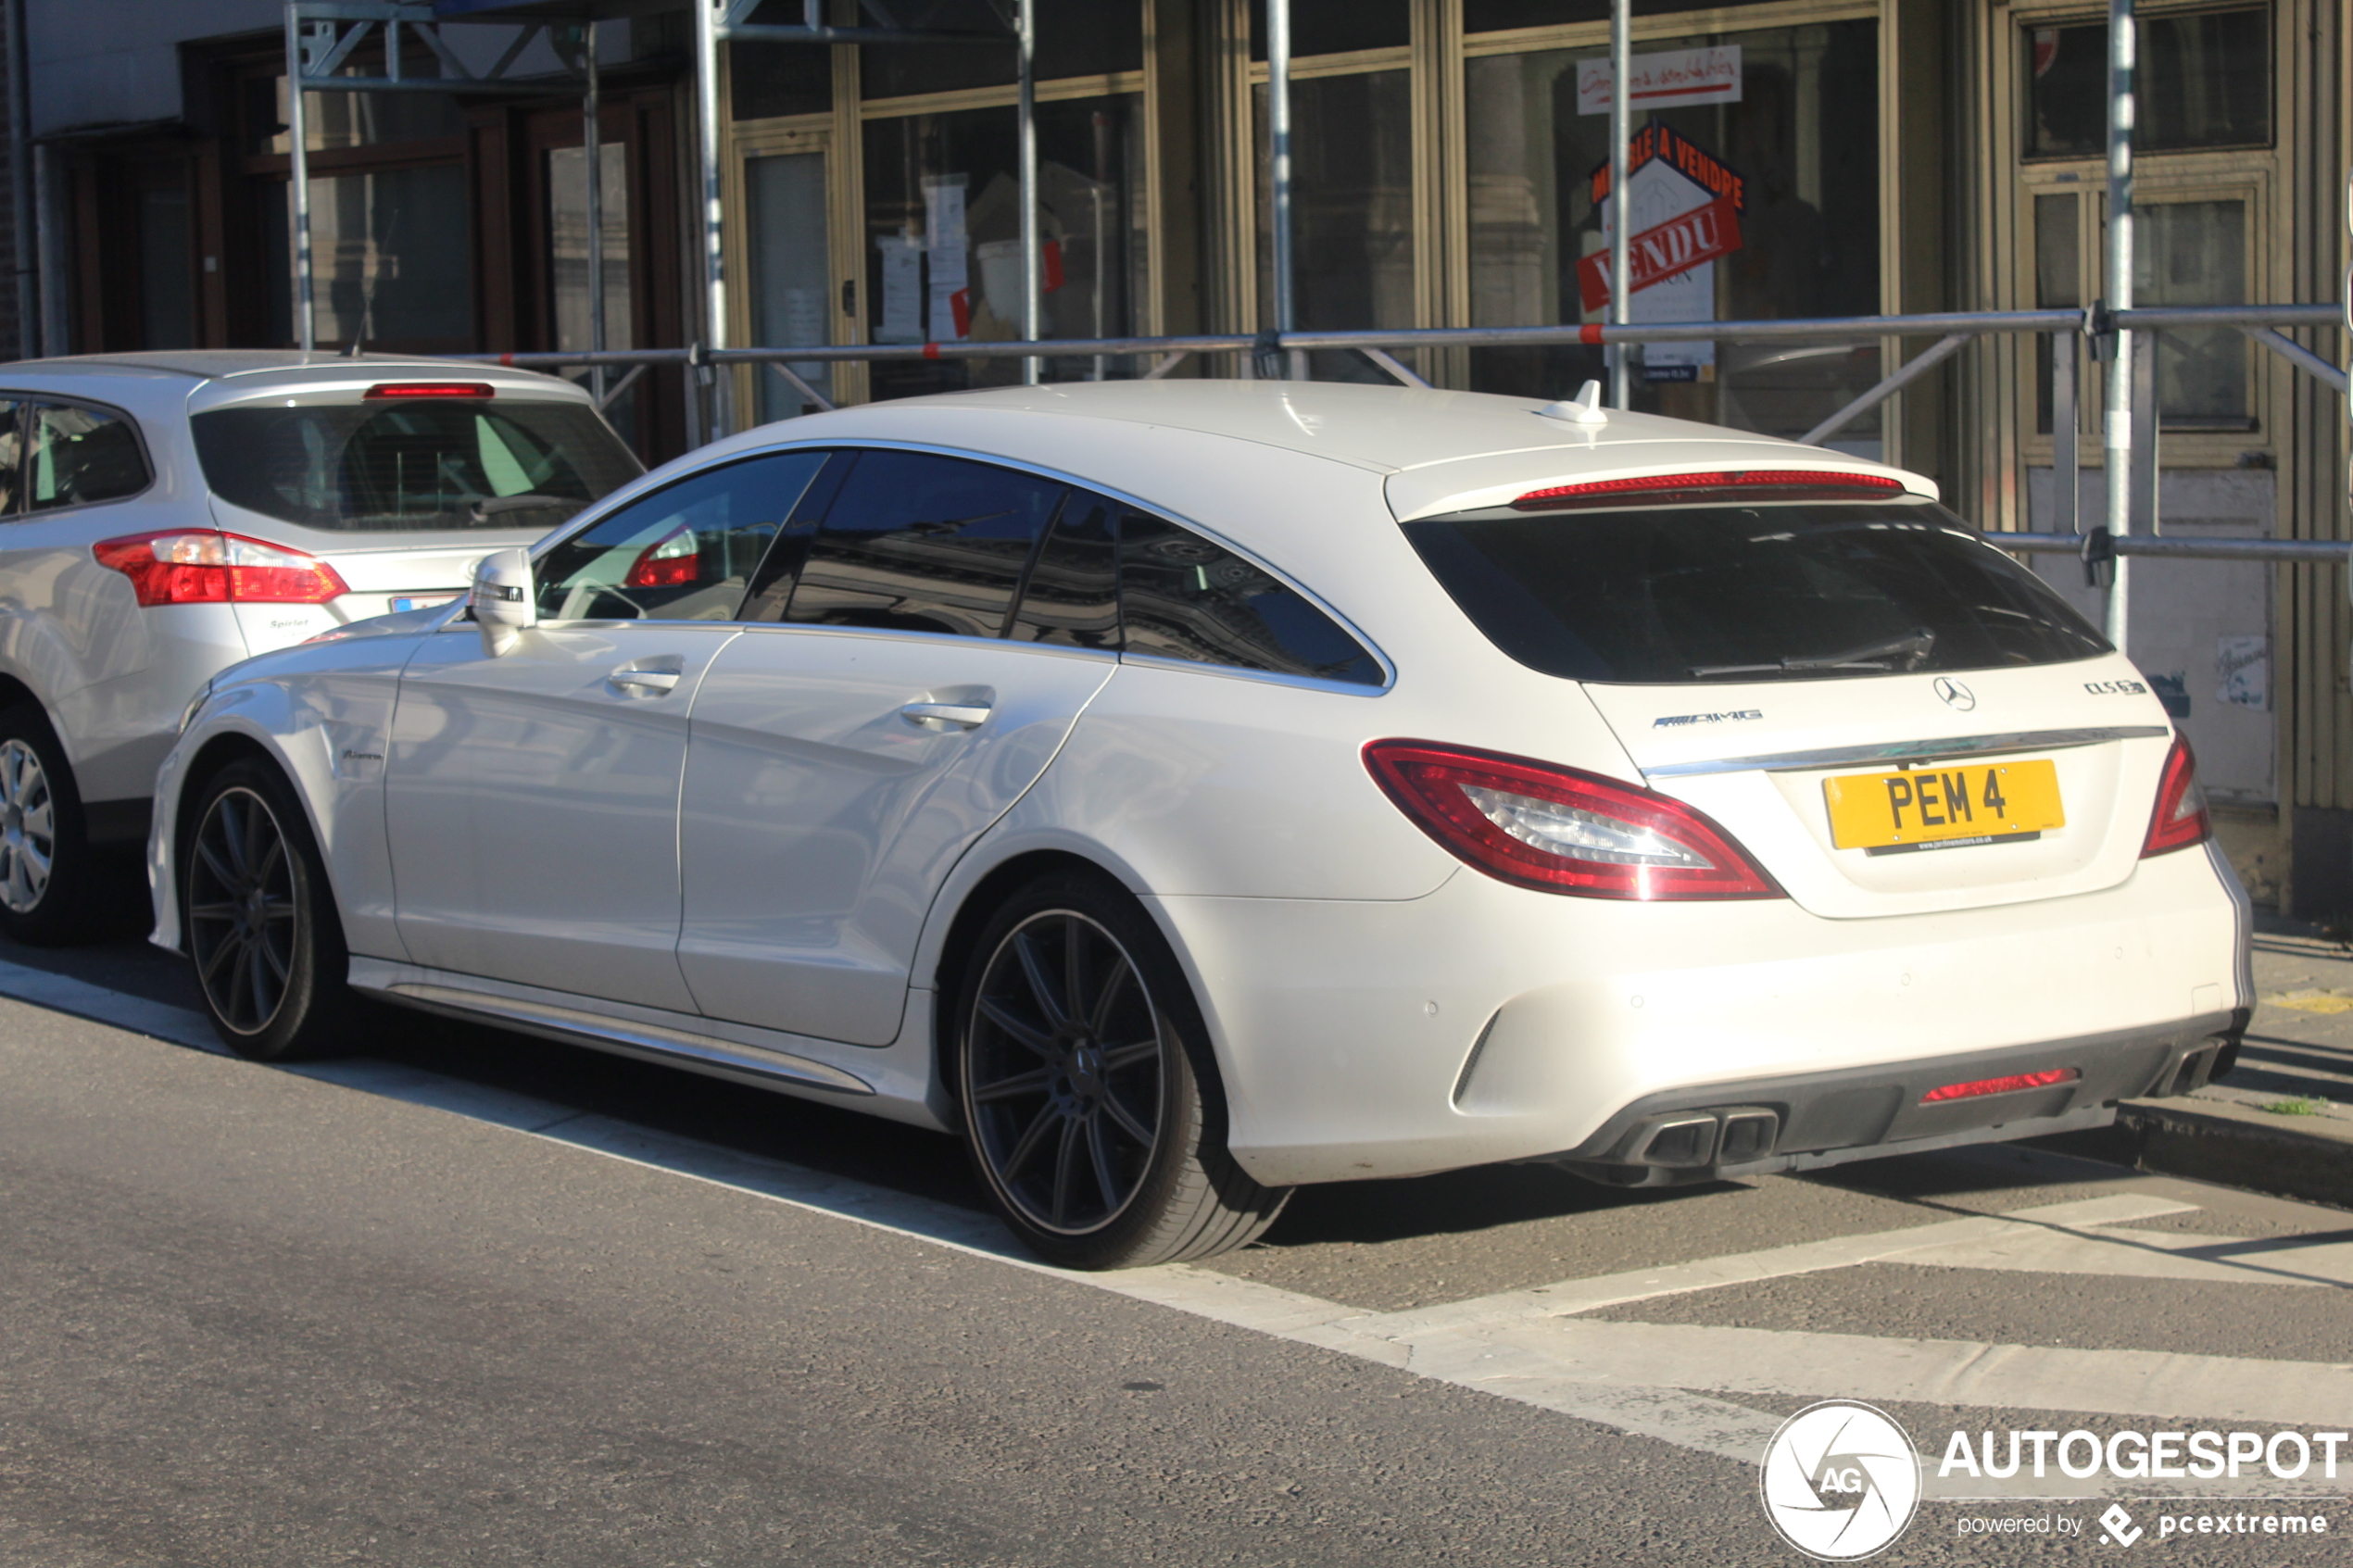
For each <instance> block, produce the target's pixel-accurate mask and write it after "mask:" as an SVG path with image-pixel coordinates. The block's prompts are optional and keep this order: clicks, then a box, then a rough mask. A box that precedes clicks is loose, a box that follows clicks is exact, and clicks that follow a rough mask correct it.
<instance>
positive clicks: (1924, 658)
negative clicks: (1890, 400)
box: [1405, 502, 2109, 685]
mask: <svg viewBox="0 0 2353 1568" xmlns="http://www.w3.org/2000/svg"><path fill="white" fill-rule="evenodd" d="M1405 533H1406V536H1407V537H1408V538H1410V539H1411V540H1412V541H1413V543H1414V547H1415V548H1416V550H1418V551H1419V552H1420V553H1421V558H1422V560H1423V562H1424V563H1425V564H1427V565H1428V568H1429V569H1430V571H1431V572H1432V573H1434V574H1435V575H1436V576H1437V578H1438V580H1439V582H1440V583H1443V584H1444V585H1445V588H1446V591H1447V592H1448V593H1449V594H1451V595H1453V598H1454V602H1455V603H1456V604H1458V605H1460V606H1461V607H1462V608H1463V611H1464V613H1465V614H1466V615H1468V616H1469V617H1470V618H1471V620H1472V621H1474V622H1475V623H1477V625H1478V629H1479V630H1480V631H1481V632H1483V633H1486V634H1487V637H1488V639H1489V640H1490V641H1491V642H1492V643H1493V644H1494V645H1495V646H1497V647H1499V648H1501V649H1502V650H1503V651H1504V652H1505V653H1507V654H1509V655H1510V656H1511V657H1512V658H1514V659H1517V660H1518V661H1519V662H1521V663H1522V664H1525V665H1528V666H1529V667H1530V668H1531V669H1536V670H1541V671H1543V672H1544V673H1546V674H1548V675H1560V676H1565V677H1567V678H1568V679H1570V680H1577V681H1605V682H1617V683H1625V684H1637V685H1678V684H1704V683H1708V682H1735V681H1768V680H1821V679H1831V678H1837V677H1842V676H1855V675H1872V674H1888V673H1894V672H1897V671H1956V670H1993V669H2008V668H2013V667H2017V666H2021V665H2036V664H2061V663H2066V662H2069V661H2070V660H2074V659H2090V658H2092V657H2094V656H2095V655H2098V654H2103V653H2107V652H2108V651H2109V649H2108V644H2107V642H2106V641H2105V640H2103V639H2102V638H2101V636H2100V635H2099V633H2096V632H2095V631H2094V630H2093V629H2092V628H2091V627H2090V626H2089V625H2088V624H2086V623H2085V621H2083V619H2082V617H2081V616H2079V615H2077V614H2076V613H2075V611H2074V610H2072V609H2070V608H2069V607H2068V605H2067V603H2066V601H2064V600H2062V599H2061V598H2060V597H2059V596H2057V594H2055V593H2053V592H2052V591H2051V590H2050V589H2049V588H2048V587H2046V586H2045V585H2044V583H2042V581H2041V580H2040V579H2038V578H2037V577H2035V575H2034V574H2033V573H2032V572H2031V571H2027V570H2026V569H2025V568H2024V567H2022V566H2020V565H2019V564H2018V563H2017V562H2015V561H2013V560H2012V559H2011V558H2009V557H2007V556H2006V555H2004V554H2002V553H2001V552H2000V551H1999V550H1996V549H1993V548H1991V547H1989V546H1987V545H1986V544H1985V543H1984V542H1983V539H1982V536H1981V535H1980V534H1979V533H1977V532H1976V531H1975V530H1973V529H1971V528H1970V527H1969V525H1968V524H1966V523H1964V522H1962V521H1960V520H1959V519H1958V518H1957V517H1955V516H1954V515H1953V514H1952V513H1950V512H1948V511H1946V510H1944V508H1941V507H1937V506H1934V505H1932V504H1931V503H1927V502H1918V503H1912V504H1908V505H1907V504H1900V503H1861V504H1858V503H1853V502H1846V503H1829V504H1816V505H1784V506H1756V507H1655V508H1639V509H1633V508H1629V509H1628V510H1624V511H1606V512H1603V511H1596V512H1579V513H1576V514H1574V515H1570V516H1562V515H1557V514H1555V515H1551V516H1543V515H1538V516H1530V515H1529V514H1527V513H1525V512H1516V511H1512V510H1510V509H1508V508H1493V509H1490V510H1482V511H1474V512H1458V513H1455V514H1454V515H1453V516H1451V517H1441V518H1431V519H1428V520H1427V521H1418V522H1409V523H1407V524H1406V525H1405Z"/></svg>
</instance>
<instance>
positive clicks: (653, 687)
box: [605, 670, 678, 696]
mask: <svg viewBox="0 0 2353 1568" xmlns="http://www.w3.org/2000/svg"><path fill="white" fill-rule="evenodd" d="M605 680H606V682H607V683H608V684H611V685H616V686H635V687H640V688H642V689H643V690H646V691H648V692H651V693H653V694H654V695H655V696H660V695H661V694H662V693H663V692H668V691H675V690H677V688H678V671H675V670H616V671H613V672H612V673H611V674H610V675H608V676H606V677H605Z"/></svg>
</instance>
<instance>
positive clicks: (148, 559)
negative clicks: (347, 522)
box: [90, 528, 351, 607]
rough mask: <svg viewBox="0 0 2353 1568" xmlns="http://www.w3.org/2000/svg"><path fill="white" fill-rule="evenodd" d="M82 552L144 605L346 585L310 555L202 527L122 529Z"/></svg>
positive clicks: (274, 601)
mask: <svg viewBox="0 0 2353 1568" xmlns="http://www.w3.org/2000/svg"><path fill="white" fill-rule="evenodd" d="M90 553H91V554H92V555H94V556H95V557H97V558H98V564H99V565H100V566H107V567H112V568H113V569H114V570H115V571H120V572H121V573H122V574H123V575H124V576H125V577H128V578H130V579H131V585H132V588H133V589H135V590H136V591H137V593H138V595H139V602H140V604H142V605H143V606H148V607H153V606H156V605H202V604H265V605H319V604H325V603H326V602H327V601H328V600H330V599H333V598H339V597H341V596H343V595H345V594H347V593H349V592H350V591H351V590H350V589H349V588H347V587H346V586H345V584H344V581H343V579H342V578H341V577H339V576H337V575H336V573H335V569H334V568H333V567H332V566H329V565H328V564H327V563H326V562H325V561H322V560H321V559H319V558H317V557H315V556H306V555H304V554H303V553H302V552H300V551H299V550H288V549H283V548H281V547H279V546H276V545H265V544H263V543H262V542H261V541H260V540H258V539H247V538H245V537H244V536H243V535H241V534H236V533H217V532H215V531H213V530H212V529H208V528H203V529H195V528H191V529H168V530H165V531H163V532H161V533H129V534H125V535H123V536H122V537H121V538H120V539H107V540H102V541H101V542H99V543H98V544H95V545H93V546H91V547H90Z"/></svg>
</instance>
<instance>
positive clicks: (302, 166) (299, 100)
mask: <svg viewBox="0 0 2353 1568" xmlns="http://www.w3.org/2000/svg"><path fill="white" fill-rule="evenodd" d="M303 65H304V61H303V57H302V22H301V19H299V18H297V17H296V15H295V7H294V5H293V0H288V4H287V6H286V142H287V146H288V151H289V153H290V155H291V157H292V158H293V163H294V167H293V168H292V169H290V170H289V171H288V173H289V174H290V176H291V181H290V194H291V195H292V197H293V201H294V209H293V213H292V215H291V217H290V220H289V221H290V224H291V226H292V228H293V230H294V319H295V341H296V343H298V344H300V345H302V351H303V352H304V353H305V354H308V353H309V352H310V351H311V350H312V349H314V348H316V347H318V346H319V337H318V328H317V322H316V320H315V318H314V317H313V315H312V313H311V288H310V116H309V114H308V112H307V111H306V109H305V106H304V97H305V94H304V93H303V90H302V79H303V78H304V77H305V76H307V75H308V74H309V72H308V71H307V70H305V69H303Z"/></svg>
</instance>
